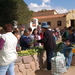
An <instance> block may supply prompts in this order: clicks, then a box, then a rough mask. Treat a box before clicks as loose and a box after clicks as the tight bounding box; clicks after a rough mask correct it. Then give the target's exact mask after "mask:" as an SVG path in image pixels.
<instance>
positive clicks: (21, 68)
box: [19, 64, 25, 72]
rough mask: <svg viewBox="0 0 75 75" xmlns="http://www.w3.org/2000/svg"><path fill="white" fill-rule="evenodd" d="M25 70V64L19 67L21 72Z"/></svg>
mask: <svg viewBox="0 0 75 75" xmlns="http://www.w3.org/2000/svg"><path fill="white" fill-rule="evenodd" d="M24 69H25V65H24V64H21V65H20V66H19V71H20V72H22V71H23V70H24Z"/></svg>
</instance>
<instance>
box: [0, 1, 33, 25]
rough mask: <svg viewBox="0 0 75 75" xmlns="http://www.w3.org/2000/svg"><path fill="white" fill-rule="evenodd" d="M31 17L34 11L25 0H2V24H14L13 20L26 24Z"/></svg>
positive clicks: (0, 19)
mask: <svg viewBox="0 0 75 75" xmlns="http://www.w3.org/2000/svg"><path fill="white" fill-rule="evenodd" d="M31 17H32V11H30V10H29V8H28V5H27V4H26V3H25V2H24V1H23V0H0V26H4V25H5V24H7V23H11V24H13V20H16V21H18V22H19V24H26V23H28V22H29V21H30V19H31Z"/></svg>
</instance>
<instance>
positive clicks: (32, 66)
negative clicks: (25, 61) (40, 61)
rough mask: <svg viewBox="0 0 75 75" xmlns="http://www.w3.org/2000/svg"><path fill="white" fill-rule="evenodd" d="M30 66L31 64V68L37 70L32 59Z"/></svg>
mask: <svg viewBox="0 0 75 75" xmlns="http://www.w3.org/2000/svg"><path fill="white" fill-rule="evenodd" d="M30 66H31V69H32V70H33V71H35V70H36V67H35V62H34V61H32V62H31V63H30Z"/></svg>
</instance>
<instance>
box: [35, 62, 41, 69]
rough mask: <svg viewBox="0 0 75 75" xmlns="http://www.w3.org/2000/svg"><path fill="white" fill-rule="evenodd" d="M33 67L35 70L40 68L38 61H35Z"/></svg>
mask: <svg viewBox="0 0 75 75" xmlns="http://www.w3.org/2000/svg"><path fill="white" fill-rule="evenodd" d="M35 68H36V70H38V69H40V67H39V62H38V61H35Z"/></svg>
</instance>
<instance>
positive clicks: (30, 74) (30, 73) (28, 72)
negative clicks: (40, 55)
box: [26, 69, 34, 75]
mask: <svg viewBox="0 0 75 75" xmlns="http://www.w3.org/2000/svg"><path fill="white" fill-rule="evenodd" d="M26 71H27V74H26V75H32V74H33V75H34V72H33V71H32V69H26Z"/></svg>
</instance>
